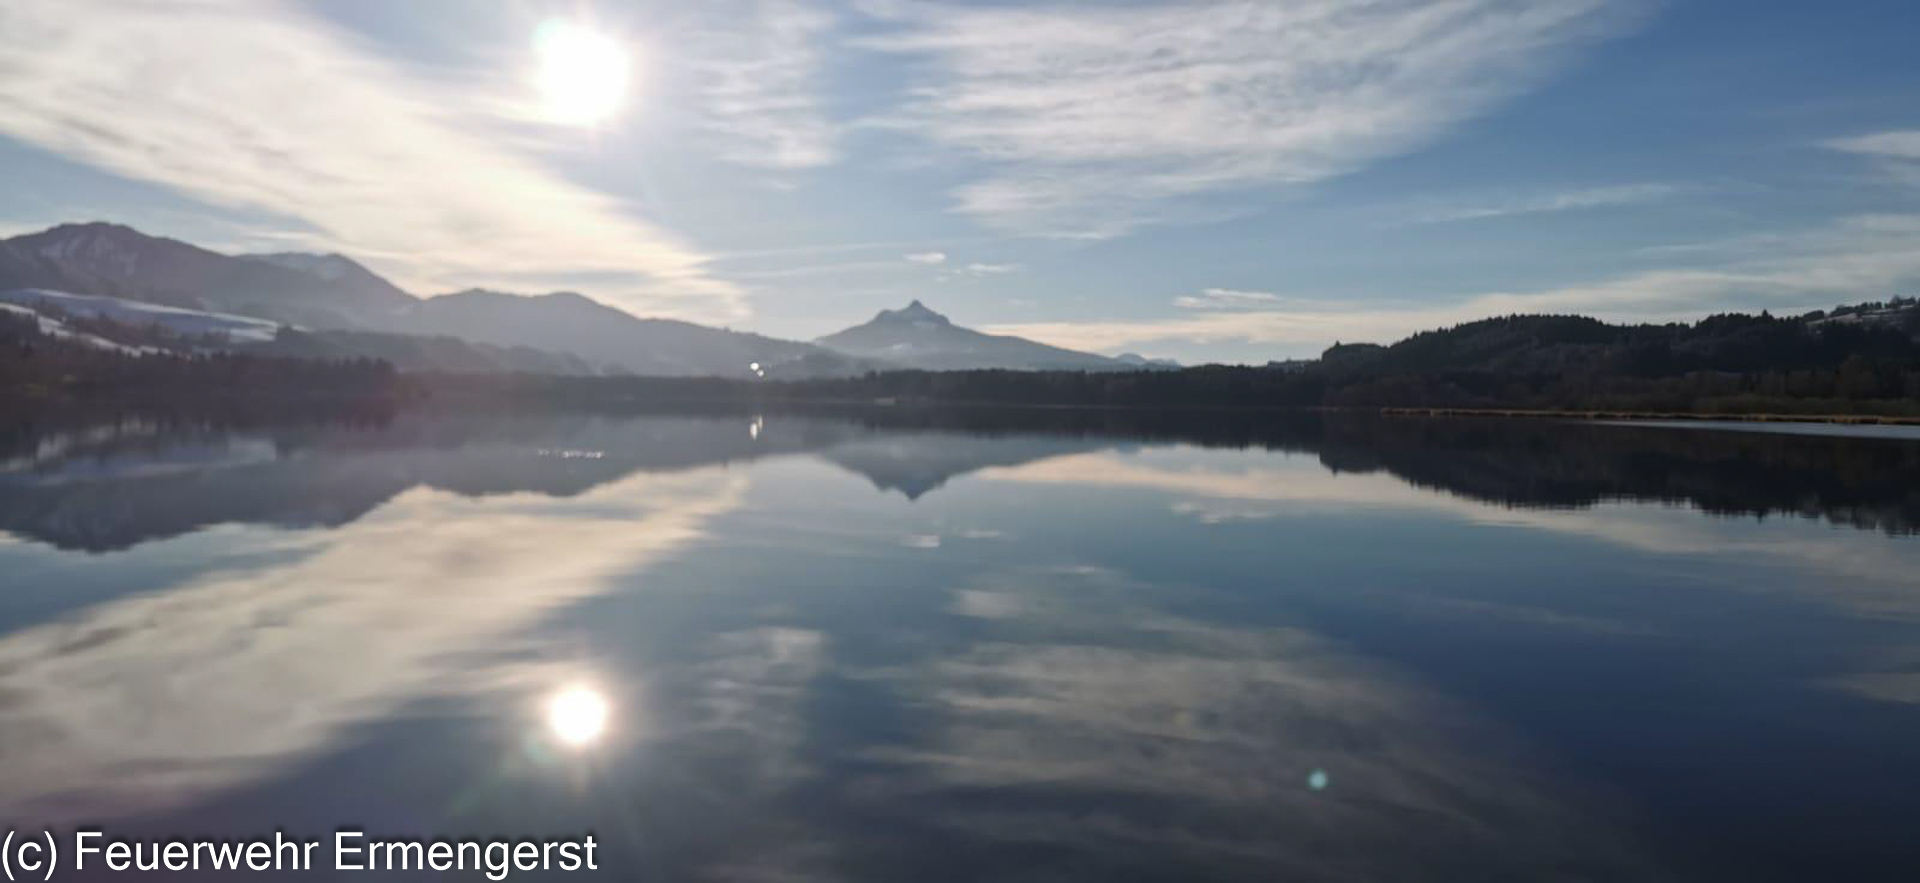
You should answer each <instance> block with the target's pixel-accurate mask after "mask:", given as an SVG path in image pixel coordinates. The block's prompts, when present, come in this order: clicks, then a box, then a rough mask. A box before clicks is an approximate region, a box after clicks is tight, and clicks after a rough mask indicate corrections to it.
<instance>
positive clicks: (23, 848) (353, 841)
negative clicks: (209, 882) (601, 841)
mask: <svg viewBox="0 0 1920 883" xmlns="http://www.w3.org/2000/svg"><path fill="white" fill-rule="evenodd" d="M62 839H66V840H67V841H68V842H67V843H65V844H62V843H61V842H60V841H61V840H62ZM597 846H598V844H596V843H595V842H594V839H593V835H592V834H586V835H583V836H581V837H580V838H578V839H574V840H567V839H559V840H444V839H441V840H406V839H392V840H387V839H375V838H371V837H369V836H367V835H366V834H365V833H364V832H361V831H353V830H342V831H336V832H334V834H333V836H332V837H331V838H330V839H327V840H301V839H298V838H293V837H288V836H287V835H286V834H285V833H284V832H279V831H276V832H274V834H273V836H272V837H262V838H259V839H254V840H191V839H182V840H124V839H119V838H115V837H112V836H110V835H108V834H106V833H105V832H102V831H75V832H73V835H72V837H71V838H58V837H56V836H55V835H54V833H53V832H51V831H8V832H7V833H6V839H5V842H4V845H0V860H3V861H0V864H3V865H4V870H5V872H6V877H7V879H9V880H18V879H33V880H46V879H51V877H52V875H53V874H54V872H56V871H59V870H61V869H63V868H71V869H72V870H74V871H90V872H96V873H97V872H99V871H102V870H105V871H143V872H147V871H174V872H179V871H223V870H224V871H252V872H256V873H259V872H271V871H309V870H326V869H332V870H335V871H480V872H482V873H484V874H485V875H486V877H487V879H489V880H496V881H497V880H504V879H506V878H507V876H508V875H510V874H512V873H514V872H516V871H597V870H599V869H600V865H599V858H598V857H597V856H596V855H595V854H594V850H595V848H596V847H597ZM63 847H64V848H63Z"/></svg>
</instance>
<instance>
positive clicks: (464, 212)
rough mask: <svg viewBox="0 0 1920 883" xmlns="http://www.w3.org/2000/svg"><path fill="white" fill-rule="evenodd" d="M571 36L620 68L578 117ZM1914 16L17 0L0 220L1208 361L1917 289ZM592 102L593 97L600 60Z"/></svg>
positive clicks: (1787, 306)
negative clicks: (566, 49) (88, 223)
mask: <svg viewBox="0 0 1920 883" xmlns="http://www.w3.org/2000/svg"><path fill="white" fill-rule="evenodd" d="M555 22H559V23H564V25H565V26H568V27H572V28H575V29H576V30H577V31H579V32H584V33H590V34H595V35H601V36H603V37H605V38H606V39H607V40H610V41H612V43H613V44H614V45H616V46H617V47H618V48H619V50H620V51H621V52H622V53H623V54H624V55H625V57H626V63H627V68H628V70H627V74H626V75H625V76H623V77H621V78H620V79H621V82H622V84H624V87H625V95H624V99H623V100H622V101H621V102H619V104H618V107H617V109H616V110H615V111H613V112H612V113H611V114H609V115H607V116H604V117H602V118H599V119H596V120H593V121H590V122H587V123H585V124H581V121H579V120H558V119H556V118H555V116H556V114H555V113H554V108H553V100H554V99H553V96H552V94H551V93H546V94H543V93H541V92H540V90H539V88H538V83H539V82H540V76H541V70H542V68H541V67H540V64H541V61H540V55H539V53H538V52H537V51H536V46H535V39H534V35H535V33H536V32H537V31H539V29H540V28H541V27H542V26H543V25H547V26H549V27H551V26H552V23H555ZM1915 33H1920V5H1916V4H1913V3H1911V2H1894V0H1885V2H1880V0H1848V2H1836V3H1826V4H1813V3H1805V2H1785V0H1781V2H1763V0H1745V2H1732V0H1696V2H1680V0H1672V2H1664V3H1663V2H1657V0H1612V2H1609V0H1436V2H1413V0H1299V2H1271V3H1234V2H1192V3H1179V4H1174V3H1144V2H1116V3H1063V4H1012V3H944V2H916V0H841V2H832V0H710V2H701V3H665V2H642V0H625V2H615V0H603V2H598V3H594V2H587V0H564V2H531V0H519V2H511V3H496V4H474V3H468V2H462V0H415V2H408V3H391V2H386V0H308V2H305V3H297V2H287V3H276V2H256V0H193V2H188V0H142V2H135V0H99V2H89V3H85V4H76V3H71V2H67V0H10V2H9V3H7V4H5V6H4V7H0V170H4V171H5V173H6V178H7V180H8V182H9V198H8V199H7V200H5V201H4V204H0V229H4V230H6V231H9V232H17V231H23V230H27V229H35V228H39V227H43V226H46V225H50V224H53V223H57V222H60V221H66V220H81V219H107V220H117V221H122V222H125V223H129V224H132V225H134V226H137V227H140V228H142V229H144V230H147V231H149V232H153V233H160V234H165V235H171V236H177V237H180V238H184V239H189V240H192V241H196V242H200V243H203V244H207V245H210V246H213V247H217V248H223V249H230V250H268V249H276V250H285V249H301V250H321V251H333V250H337V251H341V252H344V253H347V254H349V255H352V256H354V257H356V258H359V259H361V260H362V261H364V262H365V263H367V264H368V265H370V266H372V267H374V268H375V269H376V270H379V271H381V272H383V273H386V274H387V275H389V276H391V277H392V278H394V279H395V280H396V281H398V282H400V283H401V284H402V285H404V286H406V287H408V288H409V289H410V290H413V291H415V292H417V293H420V294H436V293H444V292H447V291H452V290H456V289H459V288H463V287H468V286H474V285H480V286H486V287H491V288H499V289H504V290H514V291H528V292H535V291H547V290H555V289H563V288H564V289H574V290H579V291H583V292H585V293H587V294H590V295H593V296H595V297H598V298H600V299H603V300H606V301H609V302H613V303H617V304H620V305H622V306H624V307H626V308H628V309H630V310H633V311H634V312H637V313H641V314H647V315H670V316H677V317H681V318H688V319H693V320H696V321H704V322H711V323H715V324H723V325H728V326H731V327H736V328H750V329H753V330H758V331H763V332H766V333H770V334H776V335H781V336H789V337H800V338H808V337H813V336H816V335H819V334H824V333H827V332H830V331H833V330H835V329H837V328H839V327H843V326H845V325H848V324H852V323H853V322H857V321H861V320H864V319H865V318H866V317H867V316H869V315H870V314H871V313H872V312H874V311H875V310H878V309H881V308H883V307H891V306H897V305H899V304H901V303H904V302H905V301H907V300H908V299H910V298H915V297H918V298H921V299H923V300H925V301H926V302H928V303H929V304H930V305H933V306H934V307H936V308H938V309H941V310H942V311H944V312H946V313H948V314H949V315H951V316H953V317H954V319H955V320H957V321H960V322H963V323H965V324H969V325H973V326H977V327H986V328H991V329H996V330H1004V331H1009V332H1014V333H1021V334H1026V335H1028V336H1032V337H1036V338H1039V339H1043V340H1047V341H1049V342H1054V343H1059V344H1063V345H1068V346H1076V347H1082V348H1088V349H1095V350H1099V351H1103V352H1110V353H1111V352H1120V351H1124V350H1133V351H1138V352H1143V353H1147V354H1150V355H1168V356H1174V357H1177V358H1180V359H1182V360H1184V361H1204V360H1224V361H1263V360H1265V359H1268V358H1283V357H1289V356H1298V355H1307V354H1312V353H1316V352H1318V351H1319V350H1320V349H1321V348H1323V347H1324V346H1325V345H1326V344H1328V343H1331V342H1333V341H1335V340H1347V341H1352V340H1382V341H1384V340H1391V339H1394V338H1397V337H1398V336H1402V335H1404V334H1406V333H1409V332H1412V331H1415V330H1418V329H1420V328H1424V327H1430V326H1434V325H1443V324H1448V323H1451V322H1455V321H1462V320H1466V319H1472V318H1478V317H1481V316H1484V315H1489V314H1497V313H1506V312H1516V311H1546V312H1583V313H1589V314H1595V315H1600V316H1603V317H1607V318H1613V319H1656V320H1663V319H1673V318H1692V317H1697V316H1700V315H1704V314H1707V313H1711V312H1714V311H1718V310H1726V309H1761V308H1768V309H1774V310H1793V309H1804V308H1813V307H1820V306H1830V305H1832V304H1834V303H1838V302H1843V301H1855V300H1868V299H1879V298H1883V297H1886V296H1889V295H1894V294H1902V293H1913V291H1914V290H1915V282H1916V281H1917V280H1920V207H1917V206H1916V203H1915V201H1916V197H1920V53H1915V52H1913V51H1912V39H1911V38H1912V35H1913V34H1915ZM590 85H591V84H590Z"/></svg>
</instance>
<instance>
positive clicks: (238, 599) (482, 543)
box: [0, 410, 1920, 881]
mask: <svg viewBox="0 0 1920 883" xmlns="http://www.w3.org/2000/svg"><path fill="white" fill-rule="evenodd" d="M743 419H744V420H746V421H747V423H748V426H749V431H748V432H745V433H742V432H741V431H740V425H741V422H742V421H743ZM1031 420H1032V422H1030V423H1025V424H1022V423H1017V422H1015V418H1013V417H1011V416H1009V415H1006V414H977V413H972V412H965V413H944V414H943V413H926V412H912V411H895V410H887V411H879V412H867V413H862V414H855V415H840V416H836V417H828V416H817V415H801V414H782V413H773V414H760V415H757V416H755V415H741V414H732V413H728V414H718V415H684V414H683V415H655V416H647V417H615V416H585V415H575V416H556V415H538V416H536V415H525V414H521V415H512V414H495V415H486V414H475V415H461V416H458V417H447V416H429V415H420V414H414V415H402V416H399V417H395V418H393V419H390V420H386V421H384V422H377V423H372V424H364V423H363V424H359V425H350V426H326V425H318V424H306V425H299V426H283V425H271V424H270V425H260V426H252V427H247V428H244V429H240V430H232V429H225V428H217V427H212V426H207V425H197V424H189V425H165V424H156V423H152V422H132V423H114V424H105V425H100V426H94V427H82V428H79V429H72V430H63V431H59V432H37V433H24V432H13V433H6V432H0V439H5V440H6V441H5V445H6V447H5V449H4V450H0V462H3V463H4V465H0V530H3V531H5V534H4V535H0V536H4V537H5V539H0V572H7V573H10V574H31V575H32V576H33V579H34V581H35V583H36V584H35V585H33V586H20V587H18V588H16V589H15V591H13V592H10V593H8V594H7V595H5V596H0V770H4V777H0V813H4V814H5V815H7V816H8V817H9V818H13V819H28V820H32V821H35V822H39V823H42V824H61V823H71V822H76V821H92V822H100V821H102V820H109V821H112V822H113V823H114V824H116V825H121V824H124V825H137V826H146V827H148V828H152V829H156V830H166V831H177V830H182V829H192V830H196V831H201V830H204V831H210V832H217V833H226V832H228V831H230V830H231V831H232V832H233V833H257V831H250V830H243V828H244V826H245V825H254V826H255V827H256V828H257V827H259V824H260V820H261V819H265V820H267V822H268V826H269V827H277V826H281V825H285V826H288V827H292V828H296V829H302V830H305V829H312V830H315V831H319V832H324V831H327V830H331V828H332V827H334V826H337V825H340V824H346V823H356V824H361V823H364V824H366V825H368V826H369V827H378V826H379V824H380V823H382V822H385V823H387V824H389V825H392V826H399V828H400V829H401V830H404V831H407V832H411V833H424V834H432V833H445V834H468V835H472V834H476V833H497V832H503V831H504V832H510V833H512V834H515V835H520V834H532V833H535V831H536V827H537V828H538V829H539V830H546V829H547V828H548V827H552V828H557V829H560V830H576V831H577V830H584V829H589V828H591V829H593V830H595V831H596V832H597V833H599V834H600V836H601V838H602V840H603V842H604V843H605V844H606V846H605V849H606V853H605V855H606V856H607V859H606V862H605V865H604V866H605V867H607V868H608V869H609V875H608V876H609V878H610V879H631V878H634V877H636V876H639V877H644V878H647V879H660V880H679V879H730V880H731V879H741V880H750V879H783V880H792V879H807V878H822V879H895V878H900V877H913V878H916V879H918V878H929V879H934V880H975V879H999V878H1011V879H1026V878H1044V879H1084V880H1103V881H1104V880H1116V879H1188V878H1200V879H1223V880H1224V879H1247V880H1256V879H1257V880H1266V879H1274V878H1276V877H1278V878H1296V877H1299V878H1308V879H1322V878H1340V879H1395V880H1402V879H1462V878H1472V879H1488V878H1491V879H1543V878H1567V877H1571V878H1579V879H1621V878H1626V879H1660V878H1663V877H1677V878H1701V877H1712V876H1738V877H1740V878H1742V879H1763V878H1768V877H1777V878H1782V879H1794V878H1804V877H1806V876H1808V875H1809V874H1817V873H1826V874H1830V875H1834V876H1854V877H1860V876H1871V875H1874V874H1883V873H1886V872H1889V871H1890V870H1893V869H1897V868H1901V867H1903V864H1902V856H1903V854H1904V853H1903V849H1904V847H1903V845H1902V841H1901V840H1900V838H1899V837H1898V836H1897V832H1895V831H1893V827H1892V826H1891V824H1890V822H1891V821H1892V820H1899V819H1905V818H1909V817H1911V816H1912V814H1913V813H1916V812H1920V796H1915V795H1909V794H1907V793H1905V791H1904V790H1902V789H1889V788H1885V787H1881V786H1880V785H1879V784H1876V783H1885V782H1900V781H1906V780H1910V779H1920V751H1916V749H1914V748H1912V747H1911V744H1910V743H1911V740H1910V738H1907V737H1906V735H1905V734H1908V733H1911V732H1913V731H1914V730H1915V728H1916V727H1920V703H1916V701H1915V699H1914V697H1916V696H1920V688H1916V687H1915V686H1914V685H1915V684H1916V683H1920V680H1916V678H1915V676H1914V675H1913V672H1914V670H1915V666H1914V662H1915V660H1920V640H1917V639H1920V633H1917V632H1916V629H1917V628H1920V580H1916V578H1915V577H1914V576H1913V575H1912V572H1911V567H1910V564H1909V562H1910V561H1911V560H1912V558H1913V555H1912V553H1913V551H1914V548H1915V547H1914V545H1913V544H1914V542H1916V540H1915V538H1913V537H1912V536H1909V534H1911V533H1913V532H1914V530H1915V527H1916V525H1920V496H1916V495H1920V481H1917V480H1915V479H1920V444H1915V443H1912V442H1904V441H1899V440H1889V439H1845V438H1828V437H1800V436H1778V435H1757V434H1739V435H1729V434H1712V433H1704V432H1699V431H1697V430H1692V429H1652V428H1645V427H1605V426H1581V425H1556V424H1549V423H1503V422H1497V421H1461V420H1454V421H1394V422H1389V423H1382V422H1380V421H1378V420H1372V419H1357V418H1350V417H1342V416H1339V415H1303V416H1292V417H1285V418H1261V419H1254V418H1248V417H1241V416H1231V417H1221V418H1218V419H1203V418H1196V417H1194V416H1193V415H1180V416H1168V415H1132V416H1124V415H1117V414H1101V413H1041V414H1035V415H1032V416H1031ZM1249 449H1251V450H1249ZM40 583H44V585H40ZM10 588H13V587H11V586H10ZM1755 794H1759V795H1764V796H1763V797H1760V798H1755V797H1754V796H1753V795H1755ZM362 813H367V814H371V815H372V816H373V817H372V818H366V817H363V816H361V815H360V814H362Z"/></svg>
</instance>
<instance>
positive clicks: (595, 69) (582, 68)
mask: <svg viewBox="0 0 1920 883" xmlns="http://www.w3.org/2000/svg"><path fill="white" fill-rule="evenodd" d="M533 51H534V55H535V56H536V58H537V60H538V64H539V67H538V69H537V71H536V72H535V75H534V81H535V84H536V85H537V86H538V87H539V89H540V97H541V99H542V100H543V101H544V102H545V103H546V112H547V117H548V118H549V119H551V120H552V121H554V122H557V123H565V124H568V125H576V126H588V125H593V124H595V123H599V122H603V121H605V120H606V119H607V118H609V117H611V116H613V114H614V113H615V112H616V111H618V110H619V109H620V105H621V103H622V102H623V101H624V100H625V99H626V96H627V83H628V79H629V78H630V77H631V76H632V72H631V70H630V69H629V66H628V62H627V52H626V49H625V47H623V46H621V45H620V43H619V42H617V41H615V40H614V39H613V38H612V37H609V36H607V35H606V34H603V33H600V32H598V31H594V30H592V29H589V28H587V27H583V26H581V25H579V24H576V23H574V22H569V21H559V20H555V21H548V22H545V23H543V24H541V25H540V27H539V28H537V29H536V30H535V31H534V32H533Z"/></svg>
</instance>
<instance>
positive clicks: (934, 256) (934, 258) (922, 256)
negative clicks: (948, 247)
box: [906, 251, 947, 266]
mask: <svg viewBox="0 0 1920 883" xmlns="http://www.w3.org/2000/svg"><path fill="white" fill-rule="evenodd" d="M906 261H907V263H910V264H926V265H928V266H938V265H940V264H944V263H946V262H947V253H946V252H943V251H917V252H914V253H913V254H910V255H907V256H906Z"/></svg>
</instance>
